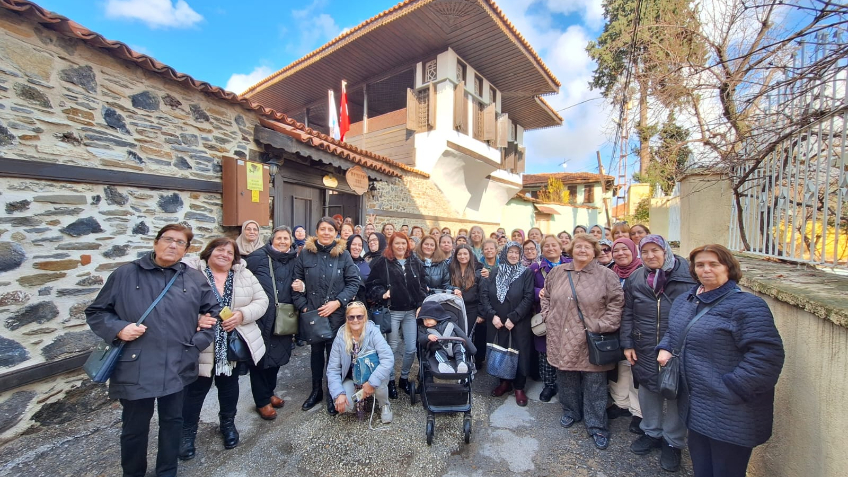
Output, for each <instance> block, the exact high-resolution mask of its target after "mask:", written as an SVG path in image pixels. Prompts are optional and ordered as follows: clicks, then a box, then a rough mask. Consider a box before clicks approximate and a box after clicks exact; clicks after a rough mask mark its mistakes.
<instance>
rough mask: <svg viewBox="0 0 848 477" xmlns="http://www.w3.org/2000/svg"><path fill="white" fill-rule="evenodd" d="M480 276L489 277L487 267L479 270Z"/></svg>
mask: <svg viewBox="0 0 848 477" xmlns="http://www.w3.org/2000/svg"><path fill="white" fill-rule="evenodd" d="M480 276H481V277H483V278H489V269H488V268H484V269H482V270H480Z"/></svg>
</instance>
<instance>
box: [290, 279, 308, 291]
mask: <svg viewBox="0 0 848 477" xmlns="http://www.w3.org/2000/svg"><path fill="white" fill-rule="evenodd" d="M291 287H292V291H296V292H298V293H303V292H304V291H306V285H304V284H303V281H302V280H300V279H297V280H295V281H293V282H292V284H291Z"/></svg>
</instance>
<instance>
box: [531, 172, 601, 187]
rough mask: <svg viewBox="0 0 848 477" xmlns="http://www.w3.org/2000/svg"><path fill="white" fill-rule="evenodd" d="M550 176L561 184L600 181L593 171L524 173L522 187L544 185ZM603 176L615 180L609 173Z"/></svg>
mask: <svg viewBox="0 0 848 477" xmlns="http://www.w3.org/2000/svg"><path fill="white" fill-rule="evenodd" d="M550 177H554V178H556V179H559V180H560V181H562V183H563V184H574V183H582V182H600V181H601V175H600V174H595V173H593V172H548V173H543V174H524V176H522V178H521V182H522V184H523V185H524V187H532V186H539V185H545V184H547V183H548V178H550ZM603 178H604V179H605V180H607V181H614V180H615V177H613V176H609V175H605V176H603Z"/></svg>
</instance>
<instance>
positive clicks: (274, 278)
mask: <svg viewBox="0 0 848 477" xmlns="http://www.w3.org/2000/svg"><path fill="white" fill-rule="evenodd" d="M268 274H269V275H271V285H272V286H273V287H274V306H276V305H279V304H280V300H279V297H278V296H277V276H276V275H275V274H274V263H273V262H272V261H271V256H270V255H268Z"/></svg>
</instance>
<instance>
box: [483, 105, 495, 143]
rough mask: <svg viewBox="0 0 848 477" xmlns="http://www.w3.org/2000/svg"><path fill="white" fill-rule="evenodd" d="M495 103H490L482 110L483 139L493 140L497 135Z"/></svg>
mask: <svg viewBox="0 0 848 477" xmlns="http://www.w3.org/2000/svg"><path fill="white" fill-rule="evenodd" d="M495 114H496V112H495V103H491V104H489V105H488V106H486V109H484V110H483V140H484V141H494V140H495V136H496V135H497V133H498V132H497V120H496V118H495Z"/></svg>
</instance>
